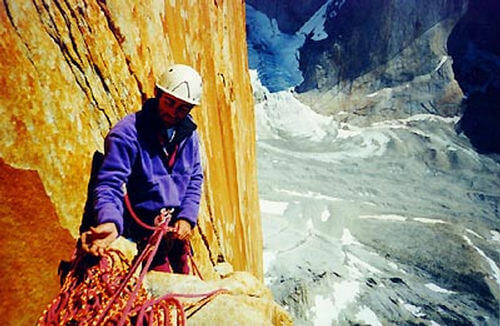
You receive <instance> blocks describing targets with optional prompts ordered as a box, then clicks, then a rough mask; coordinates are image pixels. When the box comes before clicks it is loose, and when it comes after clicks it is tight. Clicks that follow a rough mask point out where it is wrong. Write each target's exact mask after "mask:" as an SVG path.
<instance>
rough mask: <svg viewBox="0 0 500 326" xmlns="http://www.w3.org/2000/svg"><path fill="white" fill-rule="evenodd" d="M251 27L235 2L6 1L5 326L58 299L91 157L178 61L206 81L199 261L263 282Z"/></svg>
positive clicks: (1, 41)
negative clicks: (248, 46)
mask: <svg viewBox="0 0 500 326" xmlns="http://www.w3.org/2000/svg"><path fill="white" fill-rule="evenodd" d="M244 28H245V9H244V5H243V4H242V3H240V2H234V1H201V2H193V1H188V0H185V1H182V0H177V1H175V0H170V1H157V0H150V1H140V2H139V1H125V2H123V1H109V0H108V1H106V0H98V1H78V0H67V1H51V0H35V1H10V0H5V1H3V2H2V4H1V5H0V35H1V36H0V55H1V58H2V59H1V60H0V71H1V76H0V85H1V87H2V96H1V98H0V110H1V114H0V116H1V118H0V119H1V120H0V124H1V126H2V128H1V129H0V130H1V131H0V132H1V138H2V143H1V145H0V157H1V165H0V167H1V168H0V176H1V181H2V182H1V186H0V193H1V194H2V203H1V204H0V213H1V215H0V226H1V235H0V236H1V239H2V240H1V241H2V246H1V249H0V257H1V258H2V273H1V277H0V282H1V287H0V290H1V293H0V297H1V299H2V301H3V303H2V306H1V308H0V316H1V317H0V320H1V324H3V325H5V324H7V325H9V324H10V325H21V324H33V323H34V321H35V320H36V318H37V316H38V315H39V314H40V313H41V311H42V310H43V308H44V306H45V305H46V304H48V302H49V301H50V300H51V298H53V297H54V296H55V293H56V292H57V291H58V282H57V275H56V271H57V265H58V263H59V260H60V259H67V258H69V256H70V254H71V251H72V248H73V245H74V241H75V238H76V237H77V233H78V225H79V223H80V219H81V213H82V210H83V205H84V203H85V198H86V188H87V181H88V179H89V173H90V167H91V161H92V154H93V153H94V151H95V150H100V151H102V150H103V138H104V136H105V135H106V133H107V132H108V130H109V129H110V127H111V126H112V125H114V124H115V123H116V122H117V121H118V120H119V119H120V118H122V117H124V116H125V115H126V114H128V113H132V112H135V111H137V110H139V109H140V107H141V104H142V102H143V101H144V100H145V99H146V98H148V97H151V96H152V95H153V85H154V78H155V77H154V76H155V75H157V74H158V73H161V71H162V69H164V67H165V66H166V65H168V64H171V63H174V62H175V63H185V64H190V65H192V66H194V67H195V68H196V69H197V70H198V71H200V73H201V75H202V76H203V79H204V83H205V85H206V86H205V88H204V94H203V103H202V105H201V107H199V108H197V109H196V110H195V111H194V112H193V115H194V117H195V119H196V120H197V122H198V128H199V129H198V130H199V132H200V137H201V139H202V151H203V154H202V157H203V167H204V173H205V180H206V183H205V185H204V192H203V200H202V207H201V212H200V218H199V221H200V222H199V227H198V228H197V229H196V233H195V235H194V239H193V245H194V248H195V252H196V259H197V260H198V263H199V265H200V267H201V270H202V273H203V274H205V275H206V277H207V278H209V279H218V278H219V276H218V274H217V272H216V271H215V268H214V266H216V265H217V264H220V263H229V264H231V265H232V267H233V268H234V270H239V271H246V272H247V273H249V274H248V277H252V276H251V275H250V274H253V277H254V278H256V279H257V280H262V235H261V226H260V214H259V208H258V201H257V185H256V169H255V166H254V164H252V162H254V161H255V144H254V138H255V135H254V134H255V132H254V117H253V99H252V93H251V86H250V81H249V76H248V72H247V70H248V67H247V50H246V40H245V34H244V33H241V31H242V30H244ZM243 292H244V291H243ZM265 296H267V299H266V300H268V299H270V301H269V302H268V305H267V307H268V308H269V307H271V310H270V311H275V312H277V314H278V315H279V314H280V313H281V312H280V311H281V310H279V309H278V308H276V309H278V310H276V309H275V310H273V309H274V308H272V307H273V306H272V305H273V303H272V298H271V297H270V294H269V293H268V292H267V294H265ZM257 297H258V296H257ZM234 302H235V304H236V307H237V302H238V300H236V301H234ZM276 316H277V315H276V314H274V317H273V316H272V314H271V317H272V318H273V320H278V319H280V318H278V319H276V318H275V317H276ZM283 316H285V315H283ZM283 318H285V319H283V320H286V316H285V317H283ZM266 322H267V323H270V320H266Z"/></svg>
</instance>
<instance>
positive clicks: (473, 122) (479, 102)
mask: <svg viewBox="0 0 500 326" xmlns="http://www.w3.org/2000/svg"><path fill="white" fill-rule="evenodd" d="M499 20H500V4H499V3H498V1H495V0H484V1H471V2H470V4H469V9H468V10H467V12H466V14H465V15H464V16H463V18H462V19H461V20H460V21H459V22H458V24H457V26H456V27H455V28H454V29H453V32H452V33H451V35H450V38H449V40H448V48H449V51H450V55H451V56H452V57H453V70H454V72H455V79H456V80H457V81H458V83H459V84H460V87H461V88H462V90H463V91H464V93H465V96H466V100H465V101H464V114H463V116H462V120H461V121H460V127H461V129H462V130H463V131H464V133H465V134H466V135H467V137H469V139H470V140H471V143H472V144H473V145H474V147H475V148H476V149H477V150H478V151H479V152H481V153H491V152H494V153H500V142H499V141H498V139H500V128H499V127H498V126H499V125H500V110H499V108H498V105H499V103H500V77H499V76H500V47H499V46H498V35H499V34H500V27H499V26H498V21H499Z"/></svg>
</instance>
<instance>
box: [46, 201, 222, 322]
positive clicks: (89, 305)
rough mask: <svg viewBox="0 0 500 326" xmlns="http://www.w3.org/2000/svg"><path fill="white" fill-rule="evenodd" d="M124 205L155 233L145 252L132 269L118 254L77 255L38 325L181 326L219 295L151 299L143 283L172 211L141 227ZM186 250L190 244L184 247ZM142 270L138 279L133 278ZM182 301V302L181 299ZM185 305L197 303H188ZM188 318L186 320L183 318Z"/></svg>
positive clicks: (115, 252)
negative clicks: (140, 267)
mask: <svg viewBox="0 0 500 326" xmlns="http://www.w3.org/2000/svg"><path fill="white" fill-rule="evenodd" d="M125 204H126V206H127V208H128V210H129V212H130V215H131V216H132V218H133V219H134V220H135V221H136V222H137V224H139V225H140V226H141V227H143V228H146V229H148V230H151V231H153V234H152V235H151V236H150V237H149V239H148V242H147V244H146V247H145V248H144V249H143V250H142V252H141V253H140V255H139V256H138V257H137V258H136V259H135V261H134V262H133V264H132V266H131V264H130V263H129V262H128V260H127V259H126V258H125V256H124V255H123V254H122V253H121V252H120V251H118V250H115V249H106V251H105V254H104V255H103V256H102V257H92V256H89V255H84V254H82V252H81V250H79V251H76V252H75V254H74V255H73V259H72V261H71V265H70V270H69V272H68V274H67V275H66V277H65V279H64V283H63V285H62V287H61V290H60V292H59V295H58V296H57V297H56V298H55V299H54V300H53V301H52V303H51V304H50V305H49V307H48V308H47V309H46V310H44V312H43V315H42V316H41V317H40V319H39V321H38V325H96V326H97V325H118V326H123V325H134V324H135V325H140V326H142V325H144V323H145V322H146V324H147V325H164V326H171V325H185V324H186V319H187V318H189V317H191V316H192V315H193V314H194V313H196V312H197V311H198V310H199V309H201V308H202V307H203V306H204V305H205V304H207V303H208V302H210V301H211V300H213V299H214V298H215V296H217V295H218V294H222V293H227V292H228V291H227V290H225V289H217V290H214V291H211V292H206V293H195V294H184V293H168V294H166V295H164V296H162V297H160V298H152V297H151V296H150V295H149V294H148V293H147V291H146V290H145V288H144V287H143V285H142V282H143V280H144V277H145V276H146V273H147V271H148V269H149V267H150V265H151V262H152V260H153V258H154V256H155V254H156V252H157V250H158V247H159V243H160V241H161V239H162V238H163V236H164V235H165V234H166V233H167V232H171V231H174V230H175V229H174V228H173V227H170V226H168V224H169V222H170V219H171V216H172V210H166V209H162V210H161V212H160V215H158V216H157V217H156V219H155V225H154V226H151V225H148V224H146V223H144V222H143V221H142V220H141V219H140V218H139V217H138V216H137V215H136V214H135V212H134V210H133V209H132V205H131V203H130V200H129V198H128V195H127V194H125ZM186 245H187V246H189V244H188V243H187V242H186ZM188 255H189V258H190V260H191V265H192V266H193V270H194V272H195V274H197V275H198V276H199V277H200V278H201V273H200V272H199V270H198V268H197V266H196V264H195V263H194V259H193V257H192V253H191V250H188ZM141 264H142V270H141V272H140V274H139V276H138V277H137V276H135V275H136V272H137V269H138V268H139V266H140V265H141ZM181 298H182V299H185V302H181V301H180V299H181ZM188 299H198V301H195V302H192V301H191V302H190V301H188ZM186 313H187V314H188V316H187V317H186Z"/></svg>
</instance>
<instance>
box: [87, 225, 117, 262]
mask: <svg viewBox="0 0 500 326" xmlns="http://www.w3.org/2000/svg"><path fill="white" fill-rule="evenodd" d="M117 237H118V230H117V229H116V225H115V223H113V222H108V223H103V224H99V225H98V226H96V227H91V228H90V230H89V231H87V232H84V233H82V235H81V240H82V249H83V251H85V252H88V253H90V254H92V255H94V256H102V255H103V254H104V250H105V249H106V248H107V247H108V246H109V245H110V244H111V243H112V242H113V241H114V240H115V239H116V238H117Z"/></svg>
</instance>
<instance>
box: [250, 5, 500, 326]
mask: <svg viewBox="0 0 500 326" xmlns="http://www.w3.org/2000/svg"><path fill="white" fill-rule="evenodd" d="M294 3H295V2H294ZM307 3H311V2H307ZM488 3H489V2H488V1H486V2H476V3H475V4H474V5H472V6H470V3H469V2H468V1H446V0H444V1H390V0H387V1H349V0H345V1H344V0H338V1H337V0H334V1H333V0H332V1H323V2H322V3H319V4H318V3H315V6H316V7H317V8H318V9H317V11H316V12H314V13H313V14H311V15H309V18H307V17H300V19H295V20H294V23H293V24H292V25H293V26H294V28H293V29H291V28H289V25H287V24H286V23H284V22H283V21H282V20H283V19H285V17H290V16H293V15H292V13H293V12H294V11H295V10H296V9H295V8H293V6H294V4H292V3H290V4H289V6H274V7H272V6H271V8H266V2H265V1H251V2H248V5H247V31H248V43H249V62H250V67H251V68H252V69H255V70H256V71H255V76H253V85H254V97H255V99H256V113H257V134H258V142H257V148H258V167H259V173H258V175H259V192H260V195H261V210H262V215H263V229H264V262H265V276H266V281H267V283H268V284H269V285H270V287H271V289H272V290H273V293H274V295H275V297H276V298H277V300H278V301H279V302H281V303H282V304H284V305H285V306H286V307H287V309H288V310H289V311H290V312H291V314H292V315H293V316H294V318H295V321H296V323H297V324H299V325H330V324H339V325H358V324H361V325H366V324H368V325H393V324H394V325H415V324H419V325H433V326H435V325H471V324H472V325H496V324H498V318H499V313H500V312H499V310H498V302H499V298H500V272H499V268H498V252H499V247H500V242H499V241H500V237H499V224H498V221H499V218H500V215H499V210H498V204H499V202H500V200H499V199H500V192H499V189H500V184H499V181H498V180H500V165H499V163H498V156H495V155H482V154H479V153H478V151H477V148H475V147H474V146H473V145H475V142H474V140H473V139H472V138H470V139H469V138H468V137H467V135H466V134H464V133H463V132H461V131H462V130H463V128H462V127H463V126H464V118H465V117H466V115H467V114H469V115H470V116H472V117H474V116H475V115H476V114H477V115H481V111H482V112H485V111H487V112H489V113H490V114H489V115H485V116H483V118H480V119H481V121H478V120H468V121H467V123H466V124H465V125H467V126H469V127H472V129H474V126H475V127H479V128H477V129H475V132H479V130H480V129H481V128H482V127H481V126H483V127H485V129H486V130H488V131H487V132H485V133H484V134H483V135H484V136H483V138H486V139H489V144H490V145H492V144H498V140H497V139H496V140H495V139H494V135H495V132H494V130H495V129H494V128H495V127H494V126H498V124H496V125H495V122H494V121H496V120H494V117H495V114H494V113H493V112H496V111H495V107H496V106H495V101H494V100H492V99H494V98H495V97H494V96H493V97H491V96H490V97H481V100H480V101H476V100H474V101H471V102H472V103H476V104H477V103H479V104H481V105H480V106H476V107H477V108H480V110H474V109H471V110H469V111H466V112H468V113H466V114H464V115H463V116H462V112H463V110H464V100H466V101H465V104H468V103H467V102H468V101H469V100H468V98H467V96H469V94H472V93H471V90H480V91H481V92H482V93H481V94H482V95H487V94H489V95H491V94H492V93H494V91H492V90H494V89H495V88H494V85H495V83H496V82H495V81H496V78H495V77H494V76H495V75H494V71H496V59H495V58H496V57H495V53H496V52H495V45H494V44H496V43H495V42H488V41H487V40H488V39H493V38H494V36H493V35H497V34H495V32H494V30H495V28H494V26H493V25H494V24H492V23H491V21H492V20H493V19H492V18H494V17H495V15H494V14H493V12H495V11H494V10H493V9H492V8H494V7H495V6H491V5H490V4H488ZM487 8H490V9H487ZM280 10H281V11H286V12H287V13H286V14H285V13H282V12H280ZM294 17H295V16H294ZM478 17H482V18H485V19H484V20H483V19H481V20H478ZM299 21H300V22H303V23H302V25H301V26H300V23H298V22H299ZM488 22H490V23H488ZM252 24H254V25H252ZM462 24H463V27H461V26H462ZM488 24H489V25H488ZM296 25H299V26H296ZM284 26H287V27H286V28H289V29H287V30H286V31H285V30H282V28H284ZM471 27H472V28H471ZM481 30H488V32H487V33H480V31H481ZM497 30H498V29H497ZM464 34H465V35H466V36H467V37H464ZM473 35H476V36H477V35H483V36H484V40H482V41H480V42H478V40H477V39H475V38H474V37H473ZM454 38H455V39H454ZM452 40H454V41H453V42H452ZM451 43H453V46H451ZM471 44H472V46H470V45H471ZM449 47H450V49H449ZM451 48H454V49H455V50H457V49H458V50H457V52H452V51H451ZM471 49H472V50H471ZM478 49H480V50H481V51H476V50H478ZM457 53H458V54H460V55H461V57H460V56H457ZM459 62H460V63H461V64H463V65H462V66H460V68H458V67H457V65H458V64H459ZM487 67H489V68H487ZM488 70H489V71H490V72H487V71H488ZM470 71H474V72H476V73H478V75H479V76H483V78H478V79H476V78H475V77H473V76H471V75H470V74H469V73H468V72H470ZM275 72H276V73H275ZM458 76H462V77H466V78H465V80H463V79H461V78H458ZM464 82H465V83H464ZM463 85H469V86H470V87H463V88H462V86H463ZM483 86H484V87H483ZM471 107H473V106H471ZM467 110H468V109H467ZM476 117H477V116H476ZM471 121H473V123H471ZM471 125H474V126H471ZM496 129H497V130H498V128H496ZM487 134H488V136H489V137H488V136H487ZM497 138H498V137H497ZM481 152H483V151H481Z"/></svg>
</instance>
